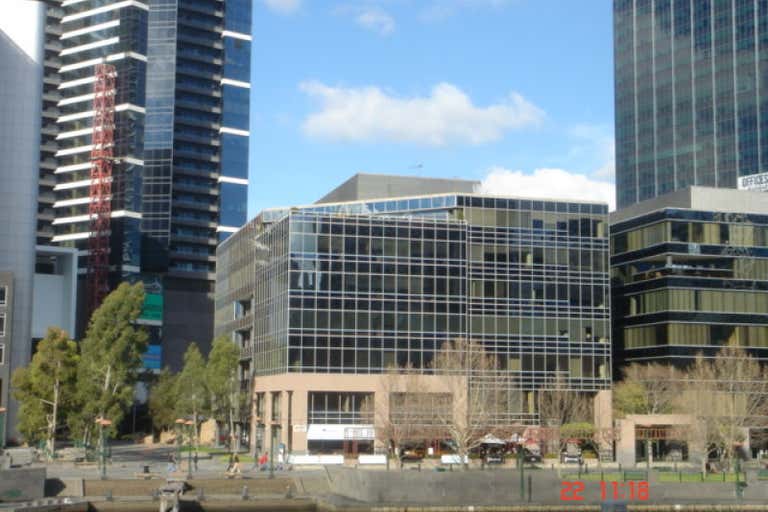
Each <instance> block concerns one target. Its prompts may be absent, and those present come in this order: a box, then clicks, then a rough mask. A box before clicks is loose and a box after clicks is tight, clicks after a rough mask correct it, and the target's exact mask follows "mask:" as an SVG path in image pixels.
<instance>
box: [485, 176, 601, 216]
mask: <svg viewBox="0 0 768 512" xmlns="http://www.w3.org/2000/svg"><path fill="white" fill-rule="evenodd" d="M479 192H481V193H484V194H491V195H499V196H513V197H514V196H516V197H536V198H544V199H579V200H583V201H600V202H603V203H608V208H609V209H610V210H615V209H616V195H615V189H614V185H613V183H609V182H607V181H602V180H596V179H593V178H591V177H589V176H586V175H584V174H578V173H573V172H569V171H566V170H563V169H536V170H535V171H533V173H531V174H526V173H524V172H522V171H511V170H509V169H505V168H503V167H492V168H491V169H489V170H488V173H487V174H486V176H485V178H484V179H483V180H482V182H481V183H480V189H479Z"/></svg>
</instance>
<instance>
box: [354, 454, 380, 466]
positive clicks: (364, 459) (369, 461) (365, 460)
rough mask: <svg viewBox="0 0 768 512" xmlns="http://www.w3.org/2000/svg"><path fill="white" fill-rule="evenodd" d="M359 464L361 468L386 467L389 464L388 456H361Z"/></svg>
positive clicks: (358, 459)
mask: <svg viewBox="0 0 768 512" xmlns="http://www.w3.org/2000/svg"><path fill="white" fill-rule="evenodd" d="M357 463H358V464H360V465H361V466H368V465H374V464H378V465H386V463H387V456H386V455H359V456H358V457H357Z"/></svg>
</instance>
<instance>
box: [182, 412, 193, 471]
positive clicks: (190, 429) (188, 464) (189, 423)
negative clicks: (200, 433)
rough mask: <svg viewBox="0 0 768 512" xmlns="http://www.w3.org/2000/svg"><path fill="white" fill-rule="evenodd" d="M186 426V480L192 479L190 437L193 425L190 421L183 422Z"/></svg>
mask: <svg viewBox="0 0 768 512" xmlns="http://www.w3.org/2000/svg"><path fill="white" fill-rule="evenodd" d="M184 424H185V425H186V426H187V433H188V435H189V453H187V480H191V479H192V436H193V434H194V428H193V427H194V424H195V422H193V421H192V420H187V421H185V422H184Z"/></svg>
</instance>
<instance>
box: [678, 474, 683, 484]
mask: <svg viewBox="0 0 768 512" xmlns="http://www.w3.org/2000/svg"><path fill="white" fill-rule="evenodd" d="M677 476H678V480H679V481H680V483H683V472H682V471H678V472H677Z"/></svg>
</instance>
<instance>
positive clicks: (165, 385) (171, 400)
mask: <svg viewBox="0 0 768 512" xmlns="http://www.w3.org/2000/svg"><path fill="white" fill-rule="evenodd" d="M177 381H178V379H177V378H176V376H175V375H174V374H172V373H171V371H170V370H169V369H168V368H165V369H164V370H163V371H161V372H160V375H159V376H158V378H157V380H156V381H155V383H154V384H153V385H152V387H151V388H150V390H149V412H150V414H151V415H152V424H153V425H154V426H155V428H157V429H159V430H162V429H169V428H171V427H173V425H174V421H175V420H176V404H177V402H178V400H179V386H178V382H177Z"/></svg>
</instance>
